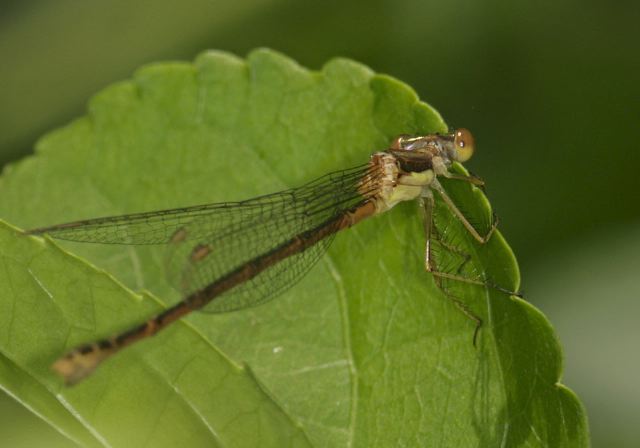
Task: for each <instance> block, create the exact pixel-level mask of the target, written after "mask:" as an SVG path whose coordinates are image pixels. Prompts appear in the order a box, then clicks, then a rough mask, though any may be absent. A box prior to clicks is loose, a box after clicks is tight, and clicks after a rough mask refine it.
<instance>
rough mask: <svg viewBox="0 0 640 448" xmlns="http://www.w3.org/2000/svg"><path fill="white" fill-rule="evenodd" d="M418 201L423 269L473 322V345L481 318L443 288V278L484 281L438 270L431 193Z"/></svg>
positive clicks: (466, 281) (476, 283) (478, 283)
mask: <svg viewBox="0 0 640 448" xmlns="http://www.w3.org/2000/svg"><path fill="white" fill-rule="evenodd" d="M420 202H421V204H422V208H423V210H424V220H423V225H424V232H425V238H426V244H425V255H424V260H425V264H424V266H425V269H426V270H427V272H430V273H431V274H432V275H433V276H434V279H435V281H436V285H437V286H438V288H439V289H440V290H441V291H442V292H443V293H444V295H445V296H447V298H448V299H449V300H451V302H453V304H454V305H455V306H456V307H457V308H458V309H459V310H460V311H461V312H462V313H463V314H464V315H465V316H467V317H468V318H469V319H471V320H472V321H473V322H475V324H476V327H475V330H474V331H473V345H474V347H475V346H476V342H477V338H478V332H479V331H480V327H482V319H481V318H480V317H479V316H478V315H476V314H474V313H473V312H472V311H471V310H470V309H469V307H468V306H467V305H466V304H465V303H464V302H462V301H461V300H460V299H458V298H457V297H454V296H453V295H452V294H450V293H449V292H448V291H447V289H446V288H445V286H444V284H443V280H444V279H451V280H458V281H461V282H464V283H471V284H474V285H485V283H484V282H480V281H477V280H472V279H468V278H465V277H463V276H460V275H454V274H448V273H446V272H439V271H438V269H437V267H436V264H435V260H434V259H433V257H432V255H431V234H432V231H433V209H434V206H435V204H434V200H433V195H431V194H429V195H427V196H425V197H423V198H420Z"/></svg>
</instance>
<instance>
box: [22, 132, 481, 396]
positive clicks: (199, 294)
mask: <svg viewBox="0 0 640 448" xmlns="http://www.w3.org/2000/svg"><path fill="white" fill-rule="evenodd" d="M473 148H474V146H473V138H472V137H471V134H470V133H469V132H468V131H466V130H464V129H461V130H457V131H456V132H455V133H453V134H447V135H439V134H431V135H426V136H419V137H407V136H401V137H398V138H397V139H396V140H395V141H394V142H393V143H392V145H391V147H390V148H389V149H388V150H387V151H384V152H378V153H375V154H373V155H372V156H371V159H370V161H369V163H368V164H367V165H366V167H365V168H364V169H362V168H357V169H355V170H354V169H350V170H343V171H340V172H336V173H333V174H330V175H327V176H323V177H322V178H320V179H317V180H316V181H314V182H311V183H309V184H307V185H306V186H303V187H300V189H294V190H290V191H286V192H281V193H280V194H274V195H271V196H269V195H267V196H264V197H263V200H264V202H260V198H257V199H256V200H253V201H251V200H250V201H246V202H241V203H228V204H224V203H223V204H209V205H203V206H195V207H187V208H184V209H173V210H164V211H159V212H148V213H140V214H134V215H124V216H116V217H107V218H98V219H93V220H84V221H77V222H74V223H67V224H61V225H57V226H51V227H43V228H39V229H35V230H32V231H28V232H26V233H27V234H42V233H48V234H51V235H52V236H53V237H57V238H63V239H68V240H72V241H84V242H97V243H114V244H159V243H162V242H165V243H169V244H187V243H188V242H189V241H191V240H188V238H190V236H191V232H190V230H194V229H192V228H190V230H187V228H186V227H184V225H185V224H184V222H183V221H181V219H182V218H183V217H184V218H186V219H187V221H186V222H187V225H188V223H189V222H194V221H195V222H201V221H198V220H202V219H203V217H207V216H208V217H210V218H212V219H214V218H215V217H216V216H217V217H218V218H222V219H224V218H225V217H228V216H230V215H225V214H224V213H227V212H228V211H229V210H232V209H233V207H237V208H238V210H244V212H243V213H247V214H248V216H249V217H250V218H251V219H255V216H256V215H255V210H256V207H262V206H268V207H272V206H273V207H279V206H281V205H283V204H285V203H286V205H287V207H288V206H292V207H294V208H295V207H299V206H300V207H302V208H300V207H299V208H298V209H296V212H295V213H296V214H294V215H288V216H289V217H290V218H291V216H297V217H301V218H299V219H301V220H302V221H301V222H302V223H303V227H302V229H298V228H297V227H296V228H290V229H289V231H290V233H287V234H286V235H287V236H286V237H284V238H282V239H280V240H278V241H282V242H280V243H274V244H275V247H271V246H269V247H267V246H260V247H262V249H259V250H255V252H256V253H255V255H254V252H253V250H252V252H249V253H246V254H245V255H247V256H246V258H242V259H241V262H240V263H239V264H236V265H235V266H236V267H234V268H230V270H229V271H227V270H226V269H227V267H226V266H225V267H224V270H222V271H218V273H217V274H215V275H218V276H217V277H215V276H213V277H210V276H209V275H208V274H210V271H206V274H207V276H206V281H208V282H210V283H201V284H200V285H201V286H198V289H196V290H195V291H194V292H190V293H189V292H188V293H187V294H186V298H185V299H184V300H182V301H181V302H179V303H178V304H176V305H174V306H173V307H171V308H168V309H167V310H166V311H163V312H162V313H160V314H158V315H157V316H155V317H153V318H151V319H149V320H147V321H146V322H144V323H142V324H141V325H138V326H136V327H134V328H132V329H130V330H128V331H125V332H123V333H121V334H119V335H116V336H114V337H112V338H109V339H104V340H100V341H98V342H95V343H92V344H86V345H82V346H80V347H78V348H76V349H74V350H72V351H71V352H69V353H68V354H66V355H65V356H63V357H61V358H60V359H58V360H57V361H56V362H55V363H54V364H53V369H54V370H55V371H56V372H58V373H59V374H60V375H61V376H62V377H63V378H64V379H65V382H66V383H67V384H74V383H77V382H78V381H80V380H81V379H83V378H85V377H86V376H87V375H89V374H90V373H91V372H92V371H93V370H94V369H95V368H96V367H97V366H98V365H99V364H100V363H101V362H102V361H103V360H104V359H106V358H108V357H109V356H111V355H113V354H114V353H116V352H118V351H119V350H122V349H123V348H125V347H127V346H129V345H131V344H133V343H134V342H136V341H138V340H140V339H144V338H146V337H149V336H152V335H154V334H156V333H157V332H158V331H160V330H162V329H163V328H166V327H167V326H168V325H169V324H171V323H173V322H175V321H176V320H178V319H180V318H181V317H183V316H185V315H186V314H188V313H190V312H192V311H194V310H198V309H201V308H203V307H205V306H207V305H208V304H210V303H212V301H214V300H215V299H216V298H217V297H220V296H221V295H223V294H225V293H228V292H231V293H233V292H234V291H235V290H234V288H240V287H242V286H244V285H247V284H249V283H251V281H253V280H254V279H257V278H258V277H259V276H260V275H261V274H262V273H263V272H265V271H266V270H267V269H269V268H271V267H276V266H277V267H281V266H285V268H284V269H287V267H286V266H288V265H285V264H284V263H286V261H285V260H288V259H289V258H291V257H293V256H295V255H300V254H303V253H304V254H307V252H306V251H309V252H312V251H313V250H312V248H314V249H315V246H316V245H318V246H319V244H318V243H320V242H321V241H323V240H325V239H327V238H328V237H330V236H332V235H334V234H335V233H337V232H339V231H340V230H343V229H346V228H348V227H350V226H352V225H354V224H357V223H358V222H360V221H362V220H363V219H365V218H367V217H370V216H373V215H375V214H379V213H383V212H385V211H387V210H389V209H391V208H392V207H393V206H394V205H395V204H397V203H399V202H402V201H409V200H414V199H420V200H421V201H423V202H424V201H425V200H426V202H424V203H425V204H427V205H429V204H433V195H432V191H431V190H435V191H437V192H438V193H439V194H440V195H441V196H442V198H443V199H444V201H445V203H447V205H448V206H449V207H450V208H451V209H452V211H453V212H454V214H455V215H456V216H457V217H458V218H459V219H461V221H462V222H463V224H464V225H465V227H467V229H468V230H469V232H470V233H471V234H472V235H473V236H474V238H476V239H477V240H478V241H479V242H481V243H483V242H485V241H486V240H487V239H488V238H489V236H490V234H489V235H487V236H486V237H482V236H480V235H479V234H478V233H477V232H476V231H475V229H473V226H471V225H470V224H469V223H468V221H466V219H465V218H464V216H463V215H462V213H461V212H460V211H459V210H458V209H457V208H456V207H455V205H454V204H453V203H452V202H451V200H450V199H449V198H448V196H447V195H446V192H444V190H443V189H442V187H441V186H440V184H439V183H438V181H437V180H436V177H437V176H445V177H449V178H457V179H462V180H465V181H468V182H471V183H475V184H478V183H479V182H480V183H481V181H479V180H478V179H476V178H473V177H471V176H459V175H456V174H452V173H450V172H449V170H448V167H449V166H450V164H451V163H452V162H453V161H459V162H464V161H466V160H467V159H468V158H469V157H471V154H472V153H473ZM296 195H299V199H300V201H299V203H297V204H296V203H295V202H289V201H292V200H293V199H292V198H295V197H296ZM324 201H328V202H327V204H329V205H327V204H325V203H324ZM300 204H302V205H300ZM305 207H306V208H305ZM277 210H278V213H280V214H284V213H287V211H286V210H285V209H277ZM426 210H427V216H428V218H427V220H430V219H431V215H430V211H431V210H432V207H427V208H426ZM272 211H273V209H272ZM204 213H209V214H210V215H204ZM215 213H220V214H218V215H214V214H215ZM251 213H254V214H251ZM322 213H325V214H322ZM276 215H277V213H276ZM311 216H313V217H314V218H313V219H314V221H305V219H307V218H309V219H311V218H310V217H311ZM266 219H267V222H272V223H280V224H281V225H285V226H286V225H288V224H290V222H289V221H286V220H285V221H282V222H281V221H275V218H274V214H273V213H271V212H269V213H268V214H267V215H266ZM269 220H271V221H269ZM166 222H171V223H174V225H175V227H174V230H173V232H171V233H169V234H167V231H168V228H167V227H162V226H164V225H165V223H166ZM252 222H253V221H252ZM151 223H153V225H154V226H155V227H154V229H155V231H156V233H153V236H152V237H147V236H146V235H145V234H144V233H143V229H144V230H145V231H146V230H147V229H148V228H149V225H150V224H151ZM141 224H142V226H140V225H141ZM209 224H210V225H211V226H212V228H213V225H214V224H213V223H211V222H210V223H209ZM276 227H277V226H276ZM123 228H125V229H126V228H128V229H130V230H131V231H132V232H133V233H132V234H129V236H130V237H131V238H132V240H127V239H124V238H123V237H122V235H123V234H125V235H126V234H128V233H127V232H124V231H123ZM248 228H250V227H243V229H244V230H242V231H243V232H246V229H248ZM265 228H268V229H269V232H272V231H275V232H277V230H278V229H277V228H273V227H268V226H267V227H265ZM429 228H430V227H429V226H427V225H426V224H425V230H427V229H429ZM112 229H115V230H114V231H113V232H111V233H110V230H112ZM222 229H223V231H224V232H228V227H223V228H222ZM305 229H306V230H305ZM208 232H209V233H206V235H207V236H208V237H211V236H213V235H212V234H211V231H210V230H208ZM224 235H225V237H227V236H228V234H227V233H224ZM251 235H259V234H257V233H253V234H251ZM251 235H250V234H248V233H245V234H244V236H245V237H250V236H251ZM201 236H202V235H201ZM428 240H429V232H428V231H427V254H426V258H425V260H426V265H425V266H426V269H427V271H429V272H432V273H433V274H434V275H442V276H443V277H447V278H452V277H455V278H454V279H455V280H460V281H469V280H466V279H464V278H459V277H457V276H455V275H454V276H452V275H451V274H447V273H439V272H437V271H436V270H435V269H434V265H433V263H432V262H431V261H430V257H429V241H428ZM254 241H255V240H254ZM217 242H218V244H220V243H222V241H220V240H217ZM230 247H235V246H230ZM188 248H189V252H188V256H187V261H188V263H191V264H192V265H194V266H202V265H203V264H204V265H206V263H208V262H212V260H211V257H212V255H211V254H212V252H213V253H214V255H213V257H214V258H215V254H216V251H217V249H214V248H213V246H212V245H210V244H209V243H208V242H199V243H198V244H197V245H196V246H195V247H193V246H192V247H188ZM229 255H230V254H229V253H227V254H225V256H229ZM316 259H317V258H316ZM282 262H284V263H283V264H280V263H282ZM310 264H313V260H312V261H311V262H310ZM208 266H211V264H210V265H208ZM232 266H233V265H232ZM269 272H271V271H269ZM281 272H282V271H281ZM183 280H185V279H183ZM186 280H189V278H187V279H186ZM471 282H473V281H471ZM202 285H203V286H202ZM285 286H290V284H289V285H285ZM232 290H234V291H232ZM220 303H221V302H218V301H217V302H214V304H220ZM255 303H257V302H254V303H253V304H255ZM248 305H249V306H251V303H249V304H248ZM463 312H465V313H466V314H467V315H469V316H470V317H471V318H472V319H474V317H473V315H471V314H470V313H468V312H466V311H465V310H464V309H463ZM474 320H475V321H476V322H477V325H478V328H479V325H480V323H481V321H480V320H479V319H477V318H475V319H474ZM476 332H477V330H476Z"/></svg>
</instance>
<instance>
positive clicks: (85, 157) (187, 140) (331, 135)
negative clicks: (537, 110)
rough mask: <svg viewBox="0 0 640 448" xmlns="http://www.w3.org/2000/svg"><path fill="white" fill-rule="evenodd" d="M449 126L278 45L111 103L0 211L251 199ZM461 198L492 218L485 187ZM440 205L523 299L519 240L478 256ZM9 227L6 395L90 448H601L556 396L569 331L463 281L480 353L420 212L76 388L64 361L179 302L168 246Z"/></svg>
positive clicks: (580, 415) (16, 184)
mask: <svg viewBox="0 0 640 448" xmlns="http://www.w3.org/2000/svg"><path fill="white" fill-rule="evenodd" d="M446 129H447V127H446V125H445V124H444V122H443V121H442V119H441V118H440V116H439V115H438V114H437V112H435V111H434V110H433V109H431V108H430V107H429V106H428V105H426V104H424V103H422V102H419V101H418V99H417V97H416V95H415V93H414V92H413V91H412V90H411V89H410V88H408V87H407V86H405V85H404V84H402V83H400V82H398V81H396V80H394V79H393V78H390V77H387V76H384V75H376V74H374V73H372V72H371V71H370V70H369V69H368V68H366V67H363V66H362V65H359V64H357V63H354V62H352V61H348V60H345V59H336V60H333V61H331V62H329V63H328V64H327V65H325V67H323V69H322V71H321V72H319V73H315V72H310V71H308V70H306V69H304V68H301V67H300V66H298V65H297V64H295V63H294V62H293V61H291V60H289V59H287V58H285V57H283V56H281V55H279V54H277V53H274V52H272V51H269V50H257V51H255V52H253V53H252V54H250V55H249V57H248V58H247V60H246V61H244V60H240V59H237V58H235V57H233V56H230V55H228V54H224V53H219V52H207V53H204V54H203V55H201V56H200V57H199V58H198V59H197V60H196V62H195V63H194V64H187V63H173V64H157V65H153V66H149V67H145V68H143V69H141V70H140V71H138V72H137V73H136V75H135V76H134V78H133V79H132V80H131V81H126V82H123V83H120V84H117V85H113V86H111V87H109V88H107V89H105V90H104V91H103V92H101V93H99V94H98V95H97V96H96V97H95V98H94V99H93V100H92V101H91V103H90V106H89V113H88V115H87V116H85V117H82V118H80V119H78V120H76V121H75V122H73V123H71V124H70V125H68V126H67V127H65V128H62V129H59V130H57V131H54V132H52V133H51V134H49V135H47V136H46V137H44V138H43V139H42V140H41V141H40V142H39V144H38V147H37V154H36V155H35V156H33V157H31V158H28V159H25V160H24V161H22V162H20V163H18V164H16V165H14V166H12V167H10V168H9V169H7V170H6V171H5V173H4V174H3V176H2V179H1V183H0V195H1V197H2V198H3V200H2V203H1V204H0V216H2V217H3V218H4V219H6V220H7V221H10V222H12V223H15V224H17V225H20V226H21V227H23V228H29V227H36V226H42V225H47V224H52V223H57V222H63V221H70V220H75V219H82V218H87V217H95V216H106V215H114V214H122V213H132V212H138V211H146V210H154V209H166V208H173V207H178V206H186V205H193V204H199V203H209V202H220V201H232V200H241V199H245V198H249V197H252V196H256V195H259V194H264V193H267V192H273V191H278V190H281V189H283V188H288V187H294V186H298V185H301V184H303V183H305V182H307V181H309V180H312V179H314V178H315V177H318V176H320V175H322V174H324V173H326V172H328V171H332V170H336V169H341V168H347V167H349V166H354V165H358V164H361V163H364V162H366V160H367V157H368V155H369V154H370V153H371V152H372V151H375V150H379V149H383V148H385V147H386V145H387V144H388V143H389V141H390V140H391V139H392V138H393V137H394V136H396V135H398V134H414V133H425V132H444V131H446ZM479 157H481V155H479ZM460 169H461V168H460ZM445 185H446V187H447V189H448V190H449V191H450V193H451V195H452V196H453V197H454V199H455V200H456V202H457V203H459V204H461V208H463V210H464V211H465V213H468V214H469V216H474V217H476V219H477V220H478V222H479V223H481V222H487V221H488V219H489V218H488V217H489V216H490V207H489V204H488V202H487V201H486V198H485V197H484V195H483V194H482V193H481V192H480V191H479V190H478V189H476V188H472V187H470V186H469V185H467V184H460V183H459V182H458V183H457V184H456V183H452V182H448V183H446V184H445ZM437 212H438V214H437V216H438V218H437V219H438V223H439V226H440V229H441V230H443V231H446V234H447V235H453V236H454V237H455V238H453V240H454V241H455V245H456V247H460V248H462V249H463V250H464V252H465V253H468V254H470V255H469V256H470V261H469V262H468V263H467V264H466V265H465V269H469V270H470V271H471V272H472V273H473V274H474V275H479V276H482V277H483V278H487V279H490V280H491V282H495V283H496V284H499V285H501V286H503V287H506V288H508V289H517V287H518V283H519V278H518V275H519V274H518V269H517V266H516V263H515V259H514V258H513V255H512V253H511V251H510V249H509V248H508V246H507V245H506V243H505V242H504V240H503V239H502V237H501V236H500V234H499V233H496V234H495V235H494V237H493V238H492V239H491V241H490V242H489V244H487V245H485V246H482V247H480V246H479V245H478V244H476V243H474V242H473V241H471V240H470V239H469V238H468V236H467V235H466V234H465V233H464V229H462V228H461V227H460V224H459V223H458V222H456V220H455V219H454V218H453V217H452V215H451V214H450V212H449V211H448V210H446V209H445V208H444V207H443V204H442V203H440V202H439V203H438V208H437ZM0 232H1V233H0V239H2V242H1V243H0V244H1V245H0V247H2V252H1V254H2V260H3V265H4V266H3V270H1V271H0V276H1V278H0V285H2V286H1V288H2V293H1V294H0V329H1V330H0V354H1V355H2V356H1V357H0V366H1V369H0V384H1V385H2V387H3V388H5V389H6V390H8V391H10V392H11V393H12V394H13V395H15V396H17V397H18V398H19V399H20V400H22V401H23V402H24V403H25V405H27V406H29V407H30V408H32V409H33V410H34V411H35V412H37V413H38V414H39V415H41V416H42V417H43V418H45V419H46V420H47V421H49V422H50V423H51V424H52V425H54V426H56V427H57V428H58V429H59V430H60V431H61V432H63V433H65V434H66V435H68V436H69V437H70V438H71V439H73V440H75V441H77V442H78V443H79V444H84V445H96V446H99V445H105V446H125V445H132V444H133V443H135V444H137V445H141V446H145V445H154V446H175V445H177V444H183V445H184V446H200V445H207V446H211V445H214V446H277V447H282V446H327V447H329V446H330V447H333V446H381V447H386V446H423V445H435V446H478V445H480V446H501V445H502V446H585V445H587V444H588V442H587V436H586V418H585V415H584V411H583V409H582V407H581V405H580V403H579V402H578V400H577V398H576V397H575V396H574V395H573V394H572V393H571V392H570V391H569V390H568V389H566V388H564V387H563V386H561V385H558V384H557V382H558V380H559V377H560V371H561V357H560V349H559V345H558V342H557V340H556V338H555V336H554V334H553V331H552V329H551V327H550V325H549V323H548V322H547V321H546V319H545V318H544V317H543V316H542V315H541V314H540V312H538V311H537V310H535V309H534V308H533V307H532V306H530V305H528V304H527V303H526V302H524V301H522V300H520V299H516V298H514V297H509V296H507V295H505V294H503V293H500V292H497V291H495V290H493V289H491V288H485V287H478V286H473V285H456V286H454V287H452V290H453V289H455V291H456V294H457V296H458V297H459V298H460V299H461V300H463V301H464V303H465V304H466V306H467V307H468V308H469V309H470V310H472V312H473V313H474V314H477V315H478V316H480V317H481V318H482V319H483V321H484V325H483V327H482V330H481V333H480V339H479V344H478V347H477V348H476V347H474V346H473V344H472V343H471V340H472V335H473V329H474V324H473V322H472V321H470V319H468V318H467V317H465V315H464V314H462V313H461V312H460V311H459V310H457V309H456V307H455V306H452V302H451V301H450V300H447V298H446V296H445V295H444V294H443V293H442V291H441V290H440V289H439V288H438V287H437V286H436V284H435V283H434V279H433V277H432V276H431V275H429V274H427V273H425V271H424V267H423V265H424V262H423V250H424V249H423V248H424V243H425V241H424V235H423V231H422V224H421V221H420V215H419V210H418V208H417V206H416V205H415V204H402V205H400V206H398V207H396V208H395V209H394V210H392V211H391V212H390V213H387V214H385V215H383V216H380V217H377V218H374V219H371V220H368V221H366V222H363V223H361V224H359V225H358V226H356V227H355V228H352V229H350V230H348V231H346V232H343V234H341V235H339V236H338V237H337V239H336V241H335V243H334V245H333V247H332V248H331V249H330V251H329V254H328V255H327V256H326V257H325V258H324V259H323V260H322V261H321V262H320V263H319V265H318V266H317V267H316V268H314V269H313V270H312V271H311V273H310V274H309V275H308V276H307V277H306V278H305V279H304V280H303V281H302V282H301V283H299V284H298V285H296V286H295V287H294V288H292V289H291V290H289V291H288V292H287V293H285V294H284V295H282V296H281V297H279V298H278V299H277V300H274V301H272V302H269V303H268V304H266V305H263V306H260V307H256V308H252V309H247V310H243V311H240V312H235V313H229V314H225V315H210V314H204V313H197V314H195V315H193V316H190V317H188V318H186V319H183V320H182V321H181V322H180V323H177V324H174V325H173V326H172V327H173V328H170V329H167V330H166V331H163V332H162V333H161V334H160V335H159V336H157V337H155V338H153V339H152V340H149V341H144V342H141V343H139V344H136V346H133V347H131V348H130V349H127V350H126V351H124V352H123V353H122V354H119V355H117V356H116V357H115V358H114V359H113V360H110V361H108V362H106V363H105V364H104V365H103V366H101V367H100V368H99V369H98V370H97V371H96V373H95V374H94V375H93V376H92V377H90V378H89V379H87V380H86V381H84V382H83V383H81V384H80V385H78V386H76V387H74V388H72V389H65V388H63V387H62V386H61V384H60V382H59V381H58V380H57V379H56V378H54V377H53V375H52V374H51V373H50V371H49V369H48V366H49V365H50V363H51V362H52V361H53V360H54V359H55V358H56V357H57V356H59V355H60V354H61V353H63V352H64V351H65V350H66V349H68V348H70V347H71V346H74V345H77V344H78V343H82V342H87V341H91V340H94V339H96V338H99V337H104V336H108V335H110V334H112V333H114V332H116V331H120V330H124V329H126V328H128V327H129V326H130V325H132V324H134V323H137V322H139V321H140V320H144V319H145V318H147V317H149V316H150V315H152V314H153V313H155V312H157V311H158V310H160V309H162V308H163V307H165V306H167V305H170V304H173V303H175V302H176V301H177V300H179V299H180V297H179V295H178V294H177V293H176V292H175V291H173V290H172V289H171V288H170V287H169V285H168V282H167V281H166V278H165V275H164V272H163V251H162V248H157V247H114V246H106V247H105V246H100V245H81V244H72V243H65V244H61V245H60V246H62V249H60V248H59V247H58V246H57V245H56V244H54V243H52V242H50V241H47V240H45V241H43V240H41V239H35V238H26V237H23V236H20V235H18V234H16V232H15V230H13V229H12V228H9V227H3V228H2V230H0ZM71 253H73V254H75V255H71ZM76 256H77V257H80V258H77V257H76ZM443 257H445V255H443ZM84 260H88V261H89V263H91V264H88V263H87V262H85V261H84ZM128 288H130V289H128ZM131 290H133V291H142V290H146V291H149V293H147V292H143V293H141V294H136V293H133V292H131ZM460 296H462V297H460Z"/></svg>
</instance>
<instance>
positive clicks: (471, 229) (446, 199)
mask: <svg viewBox="0 0 640 448" xmlns="http://www.w3.org/2000/svg"><path fill="white" fill-rule="evenodd" d="M431 188H433V189H434V190H436V191H437V192H438V194H440V197H442V199H443V200H444V203H445V204H447V207H449V210H451V211H452V212H453V214H454V215H455V216H456V218H458V219H459V220H460V222H461V223H462V225H463V226H464V227H465V229H467V231H468V232H469V233H470V234H471V236H472V237H473V238H475V239H476V241H478V242H479V243H480V244H485V243H486V242H487V241H489V239H491V235H493V232H495V230H496V227H497V226H498V219H497V218H496V216H495V215H494V219H493V223H492V224H491V229H489V232H487V234H486V235H484V236H482V235H480V234H479V233H478V231H477V230H476V229H475V228H474V227H473V226H472V225H471V223H470V222H469V220H468V219H467V218H466V217H465V216H464V214H463V213H462V212H461V211H460V209H459V208H458V207H457V206H456V205H455V204H454V203H453V201H452V200H451V198H450V197H449V195H448V194H447V192H446V191H445V190H444V188H442V185H440V182H438V181H437V180H434V181H433V183H432V184H431Z"/></svg>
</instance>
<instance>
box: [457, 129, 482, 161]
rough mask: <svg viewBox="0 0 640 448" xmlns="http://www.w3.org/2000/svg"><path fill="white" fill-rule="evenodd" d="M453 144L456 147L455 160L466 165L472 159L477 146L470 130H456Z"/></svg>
mask: <svg viewBox="0 0 640 448" xmlns="http://www.w3.org/2000/svg"><path fill="white" fill-rule="evenodd" d="M453 144H454V146H455V155H454V157H455V159H456V161H457V162H460V163H464V162H466V161H467V160H469V159H470V158H471V156H472V155H473V151H474V150H475V147H476V144H475V141H474V139H473V135H471V132H470V131H469V130H468V129H464V128H461V129H456V131H455V132H454V133H453Z"/></svg>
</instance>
